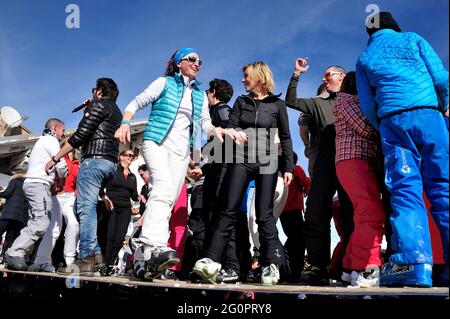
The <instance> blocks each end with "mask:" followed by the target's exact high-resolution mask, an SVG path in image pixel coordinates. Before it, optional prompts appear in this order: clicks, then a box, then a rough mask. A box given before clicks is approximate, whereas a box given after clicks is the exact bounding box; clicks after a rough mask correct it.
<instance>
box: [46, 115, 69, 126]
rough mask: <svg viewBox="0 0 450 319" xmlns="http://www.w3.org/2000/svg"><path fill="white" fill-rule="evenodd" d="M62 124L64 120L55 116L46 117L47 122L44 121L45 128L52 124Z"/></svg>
mask: <svg viewBox="0 0 450 319" xmlns="http://www.w3.org/2000/svg"><path fill="white" fill-rule="evenodd" d="M58 124H60V125H64V122H63V121H61V120H60V119H57V118H55V117H52V118H51V119H48V120H47V122H45V128H51V127H52V126H53V125H58Z"/></svg>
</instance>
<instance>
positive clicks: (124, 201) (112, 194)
mask: <svg viewBox="0 0 450 319" xmlns="http://www.w3.org/2000/svg"><path fill="white" fill-rule="evenodd" d="M102 195H103V194H102V192H100V196H102ZM106 195H107V196H108V197H109V199H110V200H111V201H112V202H113V205H114V206H117V207H131V202H130V198H131V199H132V200H134V201H137V200H138V193H137V182H136V176H134V174H133V173H131V172H129V173H128V177H127V178H126V179H125V175H124V174H123V167H122V165H120V164H119V165H117V169H116V173H115V174H114V177H113V178H112V179H111V180H109V181H108V182H107V183H106Z"/></svg>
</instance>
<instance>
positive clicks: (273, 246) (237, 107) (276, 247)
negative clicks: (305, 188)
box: [194, 61, 293, 285]
mask: <svg viewBox="0 0 450 319" xmlns="http://www.w3.org/2000/svg"><path fill="white" fill-rule="evenodd" d="M242 71H243V79H242V83H243V84H244V87H245V90H246V91H247V92H248V93H249V94H248V95H242V96H240V97H238V98H237V100H236V102H235V104H234V107H233V110H232V111H231V113H230V117H229V121H228V124H227V129H226V134H227V135H228V136H230V137H232V138H233V139H234V140H235V142H236V144H238V145H237V146H236V152H235V154H234V161H233V163H231V164H230V167H229V169H228V170H227V173H226V176H225V182H224V187H223V188H222V192H221V194H220V201H221V203H220V208H219V210H218V211H217V212H216V218H215V221H213V229H212V236H211V237H210V241H209V243H207V244H206V250H205V252H204V257H205V258H203V259H200V260H198V261H197V262H196V264H195V266H194V271H195V272H196V273H197V274H198V275H200V276H201V277H202V278H203V279H204V280H207V281H210V282H215V280H216V277H217V274H218V272H219V271H220V269H221V264H220V262H221V259H222V255H223V252H224V250H225V248H226V244H227V242H228V240H229V238H230V236H231V233H232V231H233V229H234V228H235V227H236V222H237V218H238V214H239V207H240V205H241V202H242V199H243V197H244V194H245V190H246V189H247V187H248V184H249V183H250V181H251V180H253V179H254V180H255V196H256V221H257V223H258V229H259V234H260V242H261V248H260V253H261V259H260V263H261V265H262V267H263V272H262V276H261V282H262V284H265V285H274V284H276V283H277V282H278V280H279V270H278V268H279V265H281V264H282V263H283V262H284V249H283V245H282V244H281V242H280V240H279V238H278V231H277V228H276V224H275V219H274V217H273V197H274V192H275V186H276V183H277V176H278V174H277V173H278V170H279V169H280V171H281V172H282V175H283V178H284V183H285V185H286V186H288V185H289V183H290V182H291V180H292V170H293V158H292V140H291V135H290V132H289V119H288V115H287V111H286V106H285V103H284V101H283V100H281V99H280V98H279V96H280V95H273V94H272V91H273V90H274V87H275V83H274V81H273V77H272V72H271V70H270V68H269V67H268V66H267V64H265V63H264V62H261V61H259V62H254V63H250V64H246V65H244V67H243V69H242ZM277 131H278V134H279V139H280V145H281V150H282V156H281V162H280V163H278V149H277V147H276V144H275V143H274V137H275V134H276V132H277Z"/></svg>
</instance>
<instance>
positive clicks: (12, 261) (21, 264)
mask: <svg viewBox="0 0 450 319" xmlns="http://www.w3.org/2000/svg"><path fill="white" fill-rule="evenodd" d="M5 262H6V268H7V269H11V270H22V271H24V270H27V263H26V262H25V259H24V258H23V257H15V256H10V255H5Z"/></svg>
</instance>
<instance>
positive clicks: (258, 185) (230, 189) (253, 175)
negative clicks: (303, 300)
mask: <svg viewBox="0 0 450 319" xmlns="http://www.w3.org/2000/svg"><path fill="white" fill-rule="evenodd" d="M260 167H261V164H248V163H233V164H230V165H229V166H228V169H227V173H226V175H225V181H224V186H223V188H222V190H221V194H220V207H221V208H220V209H219V210H218V211H217V214H216V216H214V220H213V227H212V229H213V231H212V232H211V238H210V240H209V242H208V243H207V245H206V247H207V248H206V250H205V255H204V256H205V257H207V258H210V259H212V260H214V261H217V262H220V261H221V260H222V256H223V254H224V252H225V249H226V245H227V244H228V242H229V241H230V238H231V237H232V233H233V229H235V228H236V225H237V223H238V220H239V212H240V206H241V203H242V199H243V198H244V195H245V191H246V190H247V187H248V184H249V182H250V181H251V180H252V179H254V180H255V196H256V222H257V224H258V231H259V235H260V241H261V248H260V253H261V259H260V261H261V265H263V266H266V265H269V264H271V263H274V264H277V265H281V264H283V262H284V249H283V246H282V244H281V242H280V240H279V238H278V231H277V228H276V224H275V219H274V217H273V196H274V193H275V186H276V183H277V176H278V175H277V172H274V173H273V174H260V172H259V169H260Z"/></svg>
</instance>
